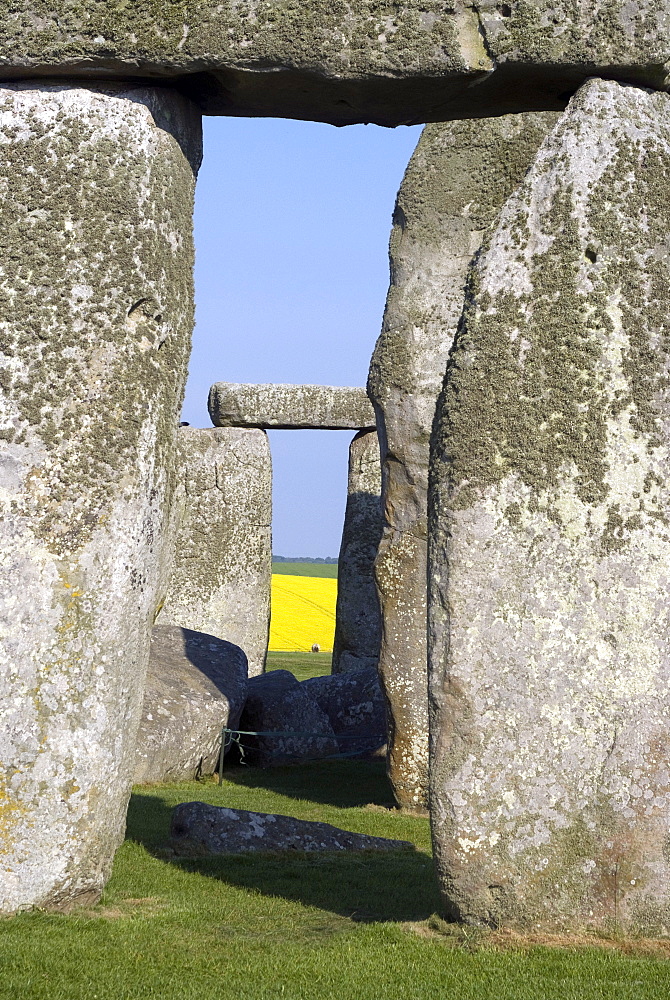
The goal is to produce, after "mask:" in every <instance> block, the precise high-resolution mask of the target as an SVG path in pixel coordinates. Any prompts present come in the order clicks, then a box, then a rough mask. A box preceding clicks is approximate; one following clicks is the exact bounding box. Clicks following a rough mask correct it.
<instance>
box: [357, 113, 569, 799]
mask: <svg viewBox="0 0 670 1000" xmlns="http://www.w3.org/2000/svg"><path fill="white" fill-rule="evenodd" d="M555 121H556V116H555V115H554V114H551V113H545V114H529V115H514V116H510V117H507V118H492V119H485V120H480V121H471V122H454V123H452V124H447V125H430V126H428V127H427V128H426V129H424V131H423V133H422V135H421V139H420V141H419V144H418V146H417V148H416V151H415V153H414V155H413V157H412V159H411V160H410V163H409V166H408V168H407V172H406V174H405V177H404V179H403V182H402V186H401V188H400V192H399V194H398V201H397V204H396V209H395V213H394V226H393V231H392V233H391V247H390V252H391V287H390V289H389V294H388V299H387V302H386V312H385V315H384V324H383V328H382V333H381V336H380V338H379V341H378V342H377V346H376V348H375V351H374V354H373V357H372V363H371V366H370V377H369V381H368V390H369V393H370V398H371V399H372V400H373V401H374V403H375V408H376V411H377V420H378V428H379V439H380V444H381V454H382V463H383V467H384V477H383V482H384V492H383V502H384V514H385V529H384V537H383V539H382V541H381V544H380V548H379V555H378V557H377V564H376V567H375V574H376V579H377V585H378V588H379V596H380V601H381V612H382V621H383V628H382V643H381V654H380V672H381V675H382V678H383V681H384V686H385V689H386V695H387V698H388V701H389V706H390V710H391V715H390V719H389V723H390V727H391V728H390V737H391V743H390V748H389V750H390V753H389V774H390V777H391V781H392V783H393V788H394V792H395V795H396V798H397V799H398V802H399V803H400V804H401V805H403V806H405V807H406V808H421V807H422V806H424V805H425V802H426V797H427V787H428V707H427V678H426V663H427V652H426V627H427V626H426V603H427V601H426V533H427V528H426V495H427V489H428V446H429V439H430V432H431V426H432V422H433V415H434V413H435V405H436V400H437V397H438V394H439V391H440V387H441V385H442V380H443V377H444V370H445V368H446V364H447V357H448V354H449V349H450V347H451V345H452V342H453V338H454V335H455V333H456V328H457V325H458V320H459V318H460V315H461V312H462V308H463V298H464V295H465V281H466V276H467V270H468V266H469V264H470V261H471V260H472V257H473V255H474V254H475V253H476V251H477V250H478V248H479V246H480V245H481V241H482V239H483V236H484V234H485V232H486V230H487V228H488V227H490V226H491V225H492V224H493V222H494V221H495V219H496V216H497V213H498V211H499V209H500V207H501V206H502V204H503V203H504V201H505V199H506V198H507V197H508V196H509V195H510V194H511V193H512V191H513V190H514V188H515V187H516V185H517V184H518V183H519V181H520V180H521V178H522V177H523V175H524V172H525V170H526V168H527V167H528V165H529V163H530V162H531V159H532V157H533V155H534V153H535V152H536V151H537V148H538V146H539V144H540V142H541V141H542V138H543V137H544V135H545V134H546V132H547V131H548V129H549V128H551V126H552V124H553V123H554V122H555Z"/></svg>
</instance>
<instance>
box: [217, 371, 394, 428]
mask: <svg viewBox="0 0 670 1000" xmlns="http://www.w3.org/2000/svg"><path fill="white" fill-rule="evenodd" d="M209 415H210V417H211V418H212V423H213V424H215V425H216V426H217V427H263V428H271V427H275V428H277V429H279V430H281V429H283V430H309V429H315V430H319V429H321V430H359V429H360V430H363V429H368V430H370V429H371V428H374V426H375V414H374V410H373V409H372V404H371V403H370V400H369V399H368V397H367V394H366V392H365V389H362V388H357V387H354V386H341V385H243V384H238V383H235V382H215V383H214V385H213V386H212V388H211V389H210V391H209Z"/></svg>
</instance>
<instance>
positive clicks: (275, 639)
mask: <svg viewBox="0 0 670 1000" xmlns="http://www.w3.org/2000/svg"><path fill="white" fill-rule="evenodd" d="M336 601H337V580H334V579H330V578H328V577H323V576H284V575H279V574H277V573H273V575H272V617H271V619H270V646H269V648H270V650H271V651H272V652H275V651H280V650H281V651H283V652H292V653H302V652H309V651H310V649H311V648H312V646H313V645H314V644H315V643H316V644H317V645H318V646H319V647H320V648H321V649H322V650H324V651H330V650H332V648H333V637H334V635H335V603H336Z"/></svg>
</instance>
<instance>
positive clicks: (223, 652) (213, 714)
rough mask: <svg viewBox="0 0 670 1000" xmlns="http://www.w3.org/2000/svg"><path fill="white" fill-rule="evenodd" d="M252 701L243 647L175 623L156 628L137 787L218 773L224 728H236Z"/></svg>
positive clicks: (138, 745)
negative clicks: (242, 713)
mask: <svg viewBox="0 0 670 1000" xmlns="http://www.w3.org/2000/svg"><path fill="white" fill-rule="evenodd" d="M246 697H247V658H246V656H245V655H244V653H243V651H242V650H241V649H240V647H239V646H234V645H233V644H232V642H224V641H223V640H222V639H218V638H217V637H216V636H213V635H205V634H204V633H202V632H193V631H191V629H187V628H177V627H176V626H174V625H155V626H154V628H153V630H152V633H151V654H150V656H149V669H148V670H147V680H146V686H145V689H144V704H143V706H142V714H141V716H140V725H139V729H138V731H137V742H136V749H135V771H134V776H133V781H134V782H135V784H138V785H141V784H147V783H148V782H152V781H185V780H188V779H189V778H190V779H193V778H197V777H199V776H200V775H202V774H213V773H214V771H215V770H216V767H217V763H218V760H219V751H220V747H221V729H222V727H223V726H230V727H231V728H234V727H235V726H237V724H238V722H239V720H240V713H241V712H242V708H243V707H244V702H245V700H246Z"/></svg>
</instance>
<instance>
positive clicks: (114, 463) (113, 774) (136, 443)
mask: <svg viewBox="0 0 670 1000" xmlns="http://www.w3.org/2000/svg"><path fill="white" fill-rule="evenodd" d="M0 150H1V155H0V211H1V212H2V225H1V226H0V351H1V353H0V437H1V438H2V453H1V455H0V502H1V503H2V508H3V516H2V520H1V521H0V569H1V572H2V575H3V583H2V587H1V588H0V674H1V676H2V697H1V698H0V855H1V856H2V863H1V864H0V913H11V912H12V911H15V910H17V909H19V908H22V907H30V906H45V907H62V908H66V907H69V906H70V905H71V904H72V903H74V902H77V901H88V900H91V899H94V898H96V897H97V895H98V894H99V893H100V891H101V889H102V886H103V884H104V881H105V879H106V877H107V875H108V874H109V871H110V867H111V863H112V858H113V855H114V851H115V849H116V847H117V846H118V844H119V843H120V841H121V840H122V838H123V833H124V827H125V814H126V806H127V802H128V796H129V793H130V780H131V777H132V770H133V763H134V759H133V758H134V745H135V734H136V731H137V724H138V721H139V714H140V708H141V705H142V693H143V687H144V677H145V672H146V666H147V660H148V656H149V630H150V627H151V624H152V622H153V617H154V614H155V611H156V604H157V600H158V595H157V589H158V579H159V571H160V564H161V546H162V537H163V534H164V532H165V530H166V528H167V522H168V517H167V516H166V512H167V511H169V507H170V498H171V494H172V490H173V485H174V482H173V479H174V477H173V473H172V470H173V468H174V441H175V436H176V432H177V421H178V419H179V416H178V415H179V408H180V406H181V400H182V393H183V386H184V381H185V377H186V366H187V360H188V351H189V344H190V333H191V327H192V319H193V292H192V266H193V245H192V238H191V215H192V210H193V189H194V180H195V171H196V170H197V166H198V163H199V159H200V151H201V135H200V117H199V115H198V114H197V113H196V110H195V108H194V107H193V105H191V104H190V103H189V102H188V101H186V100H185V99H184V98H183V97H181V96H180V95H179V94H176V93H174V92H171V91H169V90H157V89H151V88H138V87H136V86H133V85H131V84H127V85H125V86H123V87H122V86H118V85H114V84H108V85H107V84H95V85H91V86H86V85H83V84H82V85H81V86H77V87H74V86H69V85H66V84H65V83H62V84H60V85H54V84H40V83H33V84H26V83H20V84H13V85H5V86H2V87H0Z"/></svg>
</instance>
